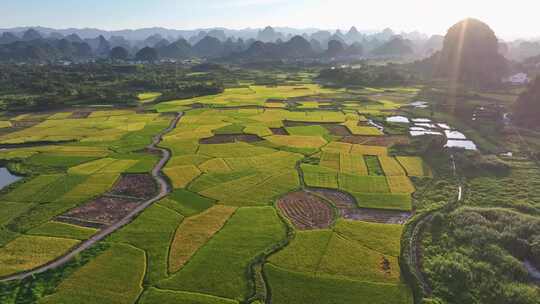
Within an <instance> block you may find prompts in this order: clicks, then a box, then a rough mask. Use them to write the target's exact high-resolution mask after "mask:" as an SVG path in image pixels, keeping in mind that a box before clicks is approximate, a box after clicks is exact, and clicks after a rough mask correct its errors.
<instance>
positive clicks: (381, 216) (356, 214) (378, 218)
mask: <svg viewBox="0 0 540 304" xmlns="http://www.w3.org/2000/svg"><path fill="white" fill-rule="evenodd" d="M343 211H344V212H343V214H342V216H343V218H344V219H347V220H354V221H364V222H373V223H381V224H400V225H403V224H405V223H406V222H407V220H408V219H409V218H410V217H411V213H410V212H406V211H395V210H380V209H364V208H356V209H348V210H343Z"/></svg>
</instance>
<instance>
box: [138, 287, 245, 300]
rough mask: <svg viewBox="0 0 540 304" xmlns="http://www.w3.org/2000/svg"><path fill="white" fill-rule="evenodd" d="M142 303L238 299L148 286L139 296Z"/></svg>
mask: <svg viewBox="0 0 540 304" xmlns="http://www.w3.org/2000/svg"><path fill="white" fill-rule="evenodd" d="M141 303H142V304H158V303H163V304H238V301H234V300H230V299H224V298H218V297H214V296H209V295H204V294H199V293H191V292H181V291H171V290H161V289H157V288H150V289H149V290H148V291H146V292H145V293H144V295H143V296H142V298H141Z"/></svg>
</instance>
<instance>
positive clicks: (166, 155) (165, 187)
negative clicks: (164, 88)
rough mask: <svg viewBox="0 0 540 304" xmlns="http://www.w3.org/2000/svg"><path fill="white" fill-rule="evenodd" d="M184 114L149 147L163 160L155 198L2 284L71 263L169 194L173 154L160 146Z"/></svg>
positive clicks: (156, 173) (157, 173)
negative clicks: (166, 172) (168, 166)
mask: <svg viewBox="0 0 540 304" xmlns="http://www.w3.org/2000/svg"><path fill="white" fill-rule="evenodd" d="M182 116H183V113H178V114H177V115H176V117H175V118H174V120H172V121H171V123H170V125H169V126H168V127H167V128H166V129H165V130H163V131H161V132H160V133H159V134H157V135H156V136H154V137H153V139H152V143H151V144H150V145H149V146H148V150H150V151H155V152H159V153H161V155H162V156H161V159H160V160H159V162H158V163H157V164H156V165H155V166H154V168H153V169H152V176H153V177H154V179H155V180H156V181H157V182H158V184H159V192H158V193H157V194H156V195H155V196H154V197H153V198H150V199H148V200H147V201H144V202H142V203H141V204H140V205H139V206H138V207H137V208H135V209H134V210H133V211H131V212H130V213H129V214H128V215H127V216H126V217H124V218H123V219H122V220H120V221H118V222H116V223H114V224H112V225H111V226H108V227H106V228H104V229H102V230H101V231H99V232H98V233H97V234H95V235H94V236H92V237H91V238H89V239H87V240H85V241H83V242H81V243H79V244H78V245H77V246H76V247H74V248H73V249H71V251H69V252H68V253H66V254H65V255H63V256H61V257H59V258H57V259H56V260H53V261H51V262H50V263H47V264H45V265H42V266H40V267H38V268H35V269H32V270H30V271H25V272H20V273H17V274H14V275H10V276H7V277H3V278H1V279H0V282H7V281H14V280H22V279H25V278H27V277H30V276H32V275H35V274H38V273H42V272H45V271H47V270H51V269H54V268H57V267H60V266H62V265H64V264H66V263H67V262H69V261H70V260H71V259H73V258H75V256H77V255H78V254H79V253H81V252H83V251H84V250H86V249H88V248H90V247H92V246H93V245H94V244H96V243H97V242H99V241H101V240H103V239H104V238H106V237H107V236H109V235H111V234H112V233H113V232H115V231H117V230H118V229H120V228H122V227H124V226H125V225H127V224H129V223H131V222H132V221H133V220H134V219H135V218H136V217H137V216H138V215H139V214H141V213H142V212H143V211H144V210H145V209H146V208H148V207H150V206H151V205H152V204H154V203H155V202H157V201H159V200H161V199H162V198H164V197H165V196H167V194H169V192H170V191H171V190H170V187H169V184H168V183H167V181H166V180H165V178H164V177H163V175H162V173H161V170H162V169H163V167H164V166H165V164H167V162H168V161H169V159H170V158H171V152H170V151H169V150H167V149H163V148H160V147H158V144H159V143H160V142H161V140H162V139H163V136H164V135H165V134H167V133H169V132H171V131H172V130H174V129H175V128H176V125H177V124H178V122H179V121H180V119H181V118H182Z"/></svg>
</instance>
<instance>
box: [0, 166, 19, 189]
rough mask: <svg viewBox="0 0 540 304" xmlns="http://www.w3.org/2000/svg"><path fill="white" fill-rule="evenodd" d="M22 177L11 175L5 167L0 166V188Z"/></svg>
mask: <svg viewBox="0 0 540 304" xmlns="http://www.w3.org/2000/svg"><path fill="white" fill-rule="evenodd" d="M21 178H22V177H20V176H17V175H13V174H11V172H9V170H8V169H7V168H5V167H0V189H4V187H6V186H9V185H11V184H13V183H14V182H16V181H18V180H20V179H21Z"/></svg>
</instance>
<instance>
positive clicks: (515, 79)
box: [503, 73, 531, 85]
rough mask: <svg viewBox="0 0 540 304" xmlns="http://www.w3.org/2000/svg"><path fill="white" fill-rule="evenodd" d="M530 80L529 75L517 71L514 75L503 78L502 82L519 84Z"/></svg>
mask: <svg viewBox="0 0 540 304" xmlns="http://www.w3.org/2000/svg"><path fill="white" fill-rule="evenodd" d="M529 81H531V80H530V79H529V76H527V74H525V73H517V74H515V75H512V76H510V77H508V78H505V79H503V82H506V83H511V84H513V85H521V84H527V83H529Z"/></svg>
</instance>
